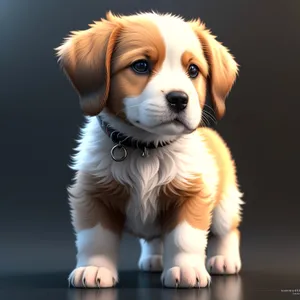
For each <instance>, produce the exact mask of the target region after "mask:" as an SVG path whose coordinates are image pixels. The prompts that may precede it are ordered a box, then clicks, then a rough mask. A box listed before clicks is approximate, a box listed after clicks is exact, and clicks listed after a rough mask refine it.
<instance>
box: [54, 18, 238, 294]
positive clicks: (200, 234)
mask: <svg viewBox="0 0 300 300" xmlns="http://www.w3.org/2000/svg"><path fill="white" fill-rule="evenodd" d="M57 53H58V56H59V61H60V64H61V66H62V67H63V69H64V71H65V73H66V74H67V76H68V77H69V79H70V81H71V83H72V85H73V86H74V88H75V89H76V91H77V92H78V94H79V96H80V104H81V108H82V110H83V112H84V113H85V115H86V124H85V126H84V127H83V128H82V132H81V138H80V141H79V145H78V148H77V154H76V155H75V156H74V163H73V169H74V170H76V176H75V182H74V183H73V185H72V186H71V187H70V188H69V194H70V198H69V200H70V206H71V211H72V222H73V226H74V229H75V232H76V237H77V240H76V246H77V265H76V268H75V269H74V271H73V272H72V273H71V274H70V278H69V279H70V283H71V284H72V285H73V286H75V287H87V288H90V287H97V286H98V287H109V286H113V285H115V283H116V282H117V280H118V273H117V257H118V249H119V243H120V238H121V234H122V232H123V231H128V232H130V233H132V234H134V235H136V236H138V237H140V238H141V250H142V253H141V257H140V260H139V266H140V269H142V270H146V271H160V270H162V271H163V273H162V277H161V278H162V282H163V284H164V286H167V287H204V286H207V285H208V284H209V283H210V280H211V279H210V275H209V272H210V273H216V274H219V273H222V274H223V273H225V274H233V273H237V272H238V271H239V270H240V268H241V259H240V253H239V239H240V235H239V230H238V226H239V224H240V221H241V214H240V212H241V209H240V205H241V204H242V200H241V193H240V191H239V187H238V183H237V179H236V170H235V164H234V162H233V160H232V158H231V154H230V150H229V149H228V147H227V146H226V144H225V142H224V141H223V140H222V138H221V137H220V136H219V135H218V134H217V133H216V132H215V131H213V130H211V129H208V128H204V127H203V126H201V124H203V122H204V123H205V119H206V118H207V117H208V114H207V113H206V114H205V112H204V106H205V105H206V104H205V99H206V94H207V90H208V89H209V91H210V93H211V96H212V102H213V106H214V110H215V113H216V117H217V118H218V119H221V118H222V116H223V115H224V113H225V98H226V96H227V94H228V93H229V91H230V89H231V87H232V85H233V83H234V81H235V79H236V74H237V69H238V67H237V64H236V62H235V60H234V58H233V57H232V56H231V54H230V53H229V52H228V50H227V49H226V48H225V47H224V46H222V45H221V43H219V42H218V41H217V40H216V39H215V37H214V36H212V35H211V34H210V32H209V30H207V29H206V28H205V25H204V24H203V23H201V22H200V21H199V20H198V21H189V22H186V21H184V20H183V19H182V18H180V17H177V16H172V15H169V14H166V15H160V14H156V13H143V14H138V15H133V16H123V17H120V16H114V15H113V14H111V13H108V14H107V19H105V20H104V19H102V20H101V21H99V22H96V23H95V24H93V25H91V28H90V29H88V30H84V31H77V32H73V33H72V34H71V36H70V37H69V38H67V39H66V41H65V42H64V43H63V44H62V45H61V46H60V47H58V49H57ZM209 231H211V232H212V233H213V234H214V237H213V240H212V241H211V243H210V245H209V249H208V250H209V253H210V254H209V257H208V259H207V261H206V265H205V259H206V254H205V251H206V247H207V234H208V232H209ZM163 250H164V255H163V256H162V254H163V253H162V252H163ZM123 255H124V253H123ZM125 255H126V254H125Z"/></svg>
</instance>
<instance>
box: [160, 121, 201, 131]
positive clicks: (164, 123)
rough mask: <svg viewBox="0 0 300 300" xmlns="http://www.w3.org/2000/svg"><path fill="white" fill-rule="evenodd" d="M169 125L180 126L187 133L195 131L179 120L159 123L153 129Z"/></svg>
mask: <svg viewBox="0 0 300 300" xmlns="http://www.w3.org/2000/svg"><path fill="white" fill-rule="evenodd" d="M170 125H174V126H176V127H177V126H181V127H184V128H185V129H186V130H187V131H189V132H193V131H194V130H195V129H193V128H190V127H189V126H188V125H187V124H186V123H185V122H183V121H182V120H180V119H179V118H175V119H173V120H170V121H167V122H163V123H160V124H158V125H156V126H154V127H160V126H170Z"/></svg>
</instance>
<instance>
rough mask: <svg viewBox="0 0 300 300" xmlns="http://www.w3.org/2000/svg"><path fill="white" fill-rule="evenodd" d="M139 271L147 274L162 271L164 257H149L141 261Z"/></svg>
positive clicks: (142, 258)
mask: <svg viewBox="0 0 300 300" xmlns="http://www.w3.org/2000/svg"><path fill="white" fill-rule="evenodd" d="M139 269H140V270H142V271H145V272H161V271H162V255H148V256H146V257H141V258H140V260H139Z"/></svg>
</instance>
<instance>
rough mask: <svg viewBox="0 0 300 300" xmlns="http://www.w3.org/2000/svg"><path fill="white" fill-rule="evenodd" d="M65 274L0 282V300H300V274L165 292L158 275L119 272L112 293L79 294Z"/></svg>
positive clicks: (222, 280)
mask: <svg viewBox="0 0 300 300" xmlns="http://www.w3.org/2000/svg"><path fill="white" fill-rule="evenodd" d="M67 275H68V274H67V273H56V274H35V275H26V274H24V275H18V276H9V277H1V278H0V299H8V300H15V299H23V300H25V299H43V300H48V299H51V300H52V299H53V300H59V299H67V300H81V299H82V300H96V299H105V300H117V299H126V300H133V299H143V300H148V299H149V300H150V299H151V300H153V299H154V300H158V299H167V300H169V299H171V300H172V299H176V300H180V299H186V300H194V299H201V300H210V299H214V300H245V299H247V300H248V299H249V300H260V299H263V300H268V299H272V300H276V299H295V298H294V297H300V274H299V275H297V274H294V275H292V274H289V275H287V274H271V273H269V274H268V273H263V272H259V273H255V272H249V273H247V272H245V273H241V274H240V275H234V276H213V278H212V285H211V287H210V288H205V289H201V290H197V289H178V290H173V289H165V288H162V287H161V284H160V274H149V273H140V272H121V273H120V283H119V284H118V286H117V287H116V288H113V289H102V290H96V289H95V290H81V289H68V288H67V280H66V278H67Z"/></svg>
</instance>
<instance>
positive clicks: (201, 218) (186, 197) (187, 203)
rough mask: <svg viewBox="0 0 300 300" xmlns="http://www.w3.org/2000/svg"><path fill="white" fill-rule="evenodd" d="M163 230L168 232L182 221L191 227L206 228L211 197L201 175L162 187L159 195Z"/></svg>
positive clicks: (208, 221) (209, 220)
mask: <svg viewBox="0 0 300 300" xmlns="http://www.w3.org/2000/svg"><path fill="white" fill-rule="evenodd" d="M159 205H160V211H161V215H160V220H161V224H162V230H163V232H164V233H165V232H169V231H171V230H172V229H174V228H175V227H176V226H177V225H178V224H180V223H181V222H183V221H186V222H188V223H189V224H190V225H191V226H192V227H194V228H197V229H202V230H208V229H209V226H210V223H211V212H212V208H213V199H212V198H211V192H210V191H209V190H208V188H207V186H205V184H204V183H203V181H202V180H201V176H197V177H196V178H195V179H188V180H187V181H186V182H185V183H183V182H179V181H172V182H171V183H170V184H168V185H166V186H164V187H163V189H162V191H161V195H160V197H159Z"/></svg>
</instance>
